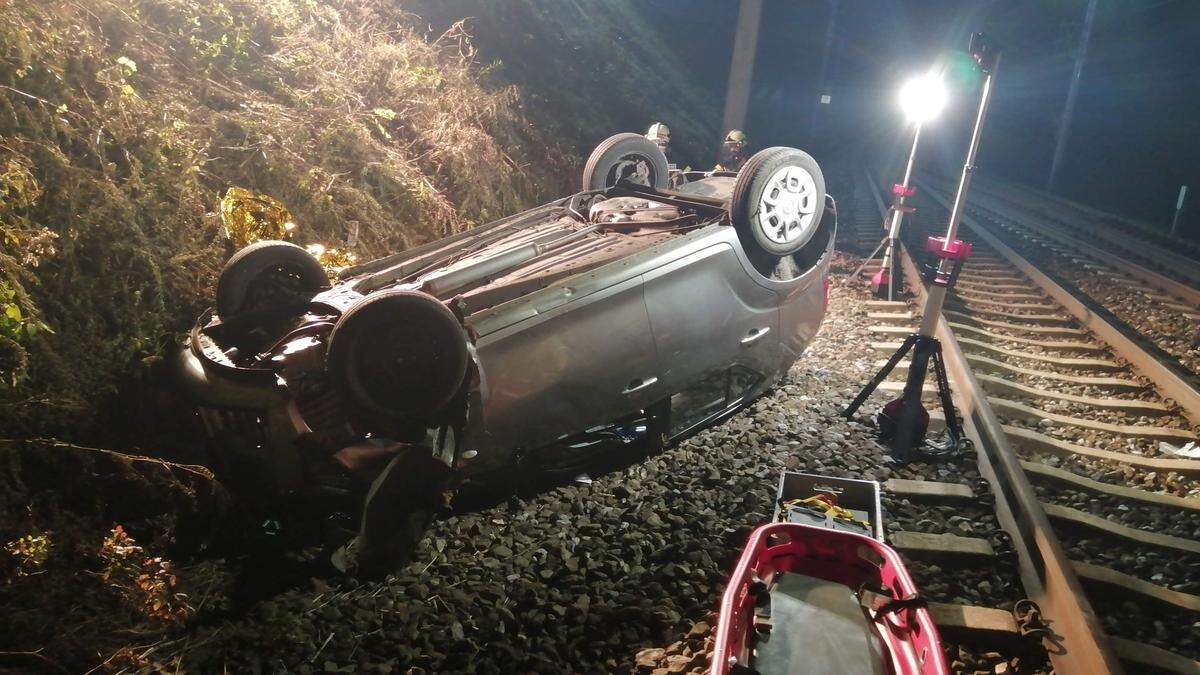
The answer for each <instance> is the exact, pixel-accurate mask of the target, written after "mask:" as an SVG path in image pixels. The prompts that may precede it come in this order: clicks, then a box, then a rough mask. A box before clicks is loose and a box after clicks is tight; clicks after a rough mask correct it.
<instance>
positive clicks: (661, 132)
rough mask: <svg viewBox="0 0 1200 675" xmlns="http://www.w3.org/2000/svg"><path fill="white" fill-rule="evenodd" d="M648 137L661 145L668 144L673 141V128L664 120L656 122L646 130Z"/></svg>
mask: <svg viewBox="0 0 1200 675" xmlns="http://www.w3.org/2000/svg"><path fill="white" fill-rule="evenodd" d="M646 138H649V139H650V140H652V141H654V142H655V143H657V144H659V145H660V146H662V145H667V144H668V143H670V142H671V129H670V128H669V127H667V125H665V124H663V123H662V122H655V123H654V124H651V125H650V129H649V130H647V131H646Z"/></svg>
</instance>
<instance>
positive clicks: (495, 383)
mask: <svg viewBox="0 0 1200 675" xmlns="http://www.w3.org/2000/svg"><path fill="white" fill-rule="evenodd" d="M641 283H642V280H641V277H633V278H630V279H626V280H625V281H623V282H621V283H618V284H616V285H614V286H611V287H609V288H605V289H602V290H600V291H597V292H595V293H592V294H589V295H588V296H585V297H581V298H577V299H574V300H571V301H570V302H567V303H565V304H562V305H560V306H557V307H555V308H554V309H552V310H549V311H546V312H544V313H539V314H538V315H537V316H534V317H532V318H530V319H526V320H525V321H522V322H520V323H518V324H516V325H514V326H512V327H510V328H507V329H504V330H502V331H499V332H498V333H496V334H492V335H488V336H486V337H485V338H483V339H481V340H480V341H479V344H478V345H477V348H478V355H479V362H480V366H481V370H482V382H481V387H482V389H483V392H484V397H483V400H484V405H483V419H484V425H483V426H484V429H483V437H482V438H479V439H476V445H477V447H482V448H491V449H495V450H512V449H515V448H526V449H531V448H538V447H541V446H544V445H546V444H549V443H551V442H553V441H555V440H557V439H559V438H561V437H563V436H566V435H570V434H576V433H579V432H582V431H585V430H587V429H590V428H592V427H596V426H599V425H603V424H607V423H610V422H613V421H615V420H617V419H618V418H620V417H622V416H625V415H628V414H630V413H633V412H636V411H638V410H639V409H641V408H643V407H645V406H646V405H648V404H649V403H650V402H652V401H654V400H656V397H661V396H662V390H661V383H660V381H659V374H658V362H657V360H656V358H655V353H654V341H653V339H652V338H651V335H650V322H649V316H648V314H647V312H646V304H645V300H644V298H643V295H642V285H641Z"/></svg>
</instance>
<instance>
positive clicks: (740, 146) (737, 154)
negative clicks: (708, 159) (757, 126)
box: [713, 129, 749, 171]
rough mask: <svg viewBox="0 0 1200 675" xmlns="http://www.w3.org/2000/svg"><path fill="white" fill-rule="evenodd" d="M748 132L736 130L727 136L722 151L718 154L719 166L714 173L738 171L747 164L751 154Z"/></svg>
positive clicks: (722, 144) (714, 168)
mask: <svg viewBox="0 0 1200 675" xmlns="http://www.w3.org/2000/svg"><path fill="white" fill-rule="evenodd" d="M748 145H749V144H748V143H747V139H746V132H744V131H742V130H741V129H734V130H732V131H730V132H729V133H728V134H726V135H725V141H724V142H723V143H721V149H720V151H719V152H717V165H716V166H715V167H713V170H714V171H738V170H740V169H741V168H742V165H743V164H745V163H746V158H747V157H748V155H749V153H748V152H747V147H748Z"/></svg>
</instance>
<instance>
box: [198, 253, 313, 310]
mask: <svg viewBox="0 0 1200 675" xmlns="http://www.w3.org/2000/svg"><path fill="white" fill-rule="evenodd" d="M328 287H329V277H327V276H325V268H323V267H321V263H320V262H318V261H317V259H316V258H314V257H313V256H312V254H311V253H309V252H308V251H305V250H304V249H303V248H300V247H299V246H297V245H295V244H292V243H289V242H286V241H260V242H258V243H255V244H251V245H249V246H247V247H245V248H243V249H242V250H240V251H238V252H237V253H235V254H234V255H233V257H232V258H230V259H229V262H227V263H225V268H224V269H223V270H221V276H220V278H218V280H217V315H218V316H220V317H222V318H228V317H231V316H236V315H238V314H241V313H243V312H247V311H253V310H260V309H275V308H279V307H283V306H288V305H297V306H302V305H304V304H307V303H308V301H309V300H312V298H313V296H314V295H316V294H317V293H319V292H321V291H322V290H323V289H325V288H328Z"/></svg>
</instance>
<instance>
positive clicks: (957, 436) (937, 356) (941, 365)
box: [933, 343, 964, 452]
mask: <svg viewBox="0 0 1200 675" xmlns="http://www.w3.org/2000/svg"><path fill="white" fill-rule="evenodd" d="M933 372H934V375H935V376H936V377H937V388H938V397H939V398H940V399H941V403H942V411H943V412H944V413H945V414H946V434H947V435H948V436H949V437H950V440H949V443H947V445H946V447H945V448H941V449H942V450H945V451H947V452H956V451H958V449H959V447H960V446H961V445H962V442H963V436H964V435H963V430H962V425H960V424H959V423H958V414H957V413H956V412H955V409H954V400H953V399H952V398H950V380H949V378H947V377H946V362H945V359H944V357H943V356H942V348H941V343H939V344H938V348H937V350H936V351H935V352H934V353H933Z"/></svg>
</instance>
